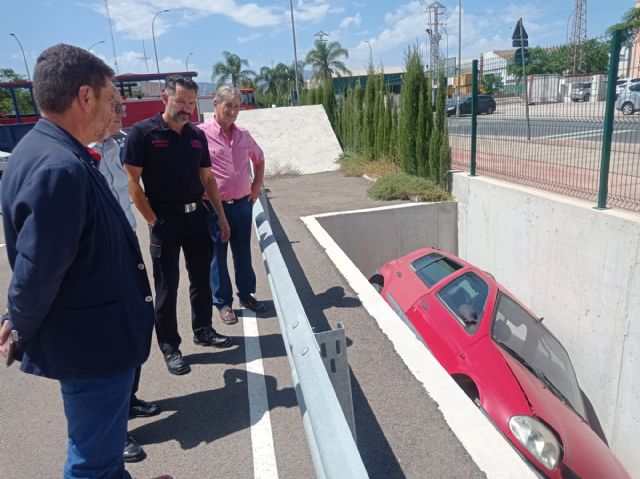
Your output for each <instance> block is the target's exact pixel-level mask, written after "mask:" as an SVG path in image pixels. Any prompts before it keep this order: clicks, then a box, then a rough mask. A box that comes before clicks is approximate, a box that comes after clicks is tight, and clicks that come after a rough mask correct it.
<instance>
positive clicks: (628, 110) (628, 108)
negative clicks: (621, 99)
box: [620, 101, 633, 115]
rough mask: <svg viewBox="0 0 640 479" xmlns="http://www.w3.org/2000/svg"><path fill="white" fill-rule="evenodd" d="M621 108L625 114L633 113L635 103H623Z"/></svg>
mask: <svg viewBox="0 0 640 479" xmlns="http://www.w3.org/2000/svg"><path fill="white" fill-rule="evenodd" d="M620 110H622V114H623V115H633V103H631V102H628V101H627V102H625V103H623V104H622V108H620Z"/></svg>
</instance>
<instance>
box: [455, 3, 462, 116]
mask: <svg viewBox="0 0 640 479" xmlns="http://www.w3.org/2000/svg"><path fill="white" fill-rule="evenodd" d="M456 63H457V64H458V68H457V70H458V78H457V79H456V80H457V81H456V116H457V117H459V116H460V77H461V76H462V0H458V61H457V62H456Z"/></svg>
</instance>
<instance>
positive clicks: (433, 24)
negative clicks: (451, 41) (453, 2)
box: [422, 0, 447, 91]
mask: <svg viewBox="0 0 640 479" xmlns="http://www.w3.org/2000/svg"><path fill="white" fill-rule="evenodd" d="M422 2H423V3H424V0H422ZM446 10H447V9H446V7H445V6H444V5H442V4H441V3H440V2H433V3H432V4H430V5H428V6H427V14H428V18H429V23H428V28H427V33H428V34H429V62H430V65H429V68H431V81H432V82H433V85H434V91H435V88H436V87H437V85H438V80H439V76H440V39H441V38H442V35H441V34H440V29H439V28H440V26H441V25H442V23H440V20H439V18H438V17H439V16H440V15H443V14H444V12H445V11H446Z"/></svg>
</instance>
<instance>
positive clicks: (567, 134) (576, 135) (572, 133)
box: [535, 128, 604, 140]
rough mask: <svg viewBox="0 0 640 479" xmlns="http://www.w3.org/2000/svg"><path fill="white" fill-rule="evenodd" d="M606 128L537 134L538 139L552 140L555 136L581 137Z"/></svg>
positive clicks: (600, 131) (600, 132) (598, 132)
mask: <svg viewBox="0 0 640 479" xmlns="http://www.w3.org/2000/svg"><path fill="white" fill-rule="evenodd" d="M603 131H604V130H603V129H602V128H600V129H598V130H589V131H574V132H570V133H558V134H556V135H545V136H536V137H535V139H536V140H550V139H553V138H579V137H581V136H589V135H594V134H596V133H597V134H602V132H603Z"/></svg>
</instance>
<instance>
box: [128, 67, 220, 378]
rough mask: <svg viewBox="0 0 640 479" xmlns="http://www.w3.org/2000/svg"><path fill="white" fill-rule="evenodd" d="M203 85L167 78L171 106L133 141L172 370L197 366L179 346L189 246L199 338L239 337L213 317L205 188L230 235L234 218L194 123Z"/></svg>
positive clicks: (162, 339)
mask: <svg viewBox="0 0 640 479" xmlns="http://www.w3.org/2000/svg"><path fill="white" fill-rule="evenodd" d="M197 93H198V85H197V83H196V82H194V81H193V80H192V79H191V78H188V77H183V76H174V77H170V78H167V82H166V85H165V89H164V91H163V93H162V99H163V102H164V104H165V111H164V113H162V114H158V115H156V116H155V117H153V118H150V119H148V120H144V121H141V122H139V123H136V124H135V125H134V126H133V128H132V129H131V131H130V132H129V135H128V136H127V143H126V147H125V160H124V163H125V168H126V169H127V173H128V175H129V194H130V195H131V198H132V199H133V202H134V204H135V205H136V207H137V208H138V210H139V211H140V213H141V214H142V216H143V217H144V218H145V219H146V220H147V222H148V223H149V228H150V234H149V239H150V246H149V249H150V253H151V259H152V262H153V278H154V283H155V289H156V306H155V311H156V321H155V327H156V336H157V339H158V344H159V345H160V349H161V350H162V353H163V354H164V359H165V362H166V363H167V368H168V369H169V372H170V373H172V374H186V373H188V372H190V371H191V367H190V366H189V365H188V364H187V363H186V361H185V360H184V358H183V357H182V353H181V352H180V349H179V346H180V342H181V339H180V335H179V334H178V322H177V316H176V303H177V295H178V279H179V274H180V273H179V259H180V249H181V248H182V251H183V252H184V258H185V263H186V267H187V271H188V272H189V281H190V287H189V294H190V299H191V327H192V329H193V342H194V343H196V344H200V345H203V346H215V347H218V348H226V347H229V346H231V345H232V342H231V340H230V339H229V338H228V337H227V336H223V335H220V334H218V333H217V332H216V331H215V330H214V329H213V327H212V322H211V315H212V296H211V287H210V286H209V265H210V263H211V258H212V255H213V244H212V241H211V236H210V234H209V229H208V225H207V216H208V214H209V213H208V210H207V209H206V208H205V207H204V205H203V204H202V197H203V193H204V192H205V191H206V193H207V197H208V198H209V200H211V203H212V205H213V207H214V209H215V211H216V213H217V215H218V225H219V227H220V229H221V231H222V237H223V240H224V241H226V240H227V239H228V238H229V224H228V223H227V219H226V217H225V215H224V210H223V208H222V203H221V202H220V194H219V193H218V187H217V184H216V180H215V178H214V176H213V174H212V173H211V168H210V167H211V159H210V158H209V151H208V148H207V140H206V138H205V136H204V135H203V134H202V132H201V131H200V130H199V129H198V128H195V127H193V126H192V125H191V124H190V123H189V121H190V119H191V113H192V112H193V109H194V108H195V105H196V96H197ZM140 179H142V183H143V184H144V190H143V189H142V187H141V186H140Z"/></svg>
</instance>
